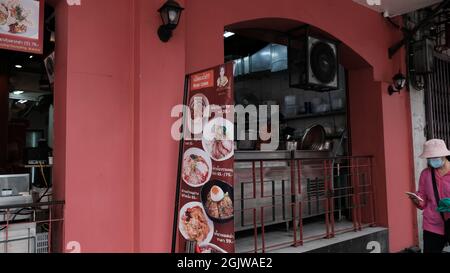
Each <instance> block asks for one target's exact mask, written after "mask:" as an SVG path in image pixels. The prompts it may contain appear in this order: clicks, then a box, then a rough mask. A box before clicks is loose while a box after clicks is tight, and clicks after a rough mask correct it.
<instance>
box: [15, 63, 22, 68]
mask: <svg viewBox="0 0 450 273" xmlns="http://www.w3.org/2000/svg"><path fill="white" fill-rule="evenodd" d="M15 67H16V68H22V67H23V66H21V65H20V64H16V65H15Z"/></svg>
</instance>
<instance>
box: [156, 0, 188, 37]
mask: <svg viewBox="0 0 450 273" xmlns="http://www.w3.org/2000/svg"><path fill="white" fill-rule="evenodd" d="M183 10H184V8H182V7H181V6H180V4H178V3H177V2H175V1H174V0H168V1H167V2H166V3H165V4H164V5H163V6H162V7H161V8H160V9H159V10H158V12H159V14H160V15H161V19H162V22H163V24H162V25H161V26H160V27H159V29H158V36H159V39H160V40H161V41H163V42H167V41H169V40H170V38H171V37H172V31H173V30H174V29H175V28H177V26H178V23H179V22H180V17H181V12H182V11H183Z"/></svg>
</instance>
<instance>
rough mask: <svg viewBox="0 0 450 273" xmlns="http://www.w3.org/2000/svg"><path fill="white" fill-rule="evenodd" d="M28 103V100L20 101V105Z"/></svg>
mask: <svg viewBox="0 0 450 273" xmlns="http://www.w3.org/2000/svg"><path fill="white" fill-rule="evenodd" d="M27 102H28V100H19V103H21V104H24V103H27Z"/></svg>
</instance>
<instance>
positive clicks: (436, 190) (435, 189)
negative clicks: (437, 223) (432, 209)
mask: <svg viewBox="0 0 450 273" xmlns="http://www.w3.org/2000/svg"><path fill="white" fill-rule="evenodd" d="M431 180H432V181H433V190H434V199H436V206H437V207H439V202H440V201H441V198H440V197H439V190H438V187H437V183H436V175H435V174H434V169H431ZM441 217H442V220H444V222H445V216H444V213H443V212H441Z"/></svg>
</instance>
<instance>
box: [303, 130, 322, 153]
mask: <svg viewBox="0 0 450 273" xmlns="http://www.w3.org/2000/svg"><path fill="white" fill-rule="evenodd" d="M325 138H326V133H325V129H324V128H323V126H322V125H313V126H311V127H309V128H308V129H306V132H305V134H304V136H303V138H302V143H301V145H300V149H301V150H315V151H317V150H319V149H320V147H322V146H323V145H324V143H325Z"/></svg>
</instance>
